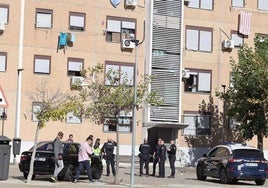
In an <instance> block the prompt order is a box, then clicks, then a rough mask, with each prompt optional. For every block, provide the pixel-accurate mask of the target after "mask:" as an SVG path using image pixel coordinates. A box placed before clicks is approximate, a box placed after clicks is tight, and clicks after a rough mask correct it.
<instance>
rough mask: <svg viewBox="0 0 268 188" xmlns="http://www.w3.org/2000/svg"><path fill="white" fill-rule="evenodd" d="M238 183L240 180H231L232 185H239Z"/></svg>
mask: <svg viewBox="0 0 268 188" xmlns="http://www.w3.org/2000/svg"><path fill="white" fill-rule="evenodd" d="M237 182H238V179H231V180H230V183H231V184H237Z"/></svg>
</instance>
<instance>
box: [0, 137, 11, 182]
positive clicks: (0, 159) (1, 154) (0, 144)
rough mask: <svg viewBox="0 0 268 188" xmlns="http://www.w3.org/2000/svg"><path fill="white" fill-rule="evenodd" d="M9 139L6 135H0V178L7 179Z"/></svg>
mask: <svg viewBox="0 0 268 188" xmlns="http://www.w3.org/2000/svg"><path fill="white" fill-rule="evenodd" d="M10 141H11V139H9V138H7V137H6V136H0V180H7V179H8V173H9V163H10V148H11V146H10V145H9V142H10Z"/></svg>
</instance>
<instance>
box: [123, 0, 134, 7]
mask: <svg viewBox="0 0 268 188" xmlns="http://www.w3.org/2000/svg"><path fill="white" fill-rule="evenodd" d="M136 6H137V0H125V7H136Z"/></svg>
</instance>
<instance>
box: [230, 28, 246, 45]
mask: <svg viewBox="0 0 268 188" xmlns="http://www.w3.org/2000/svg"><path fill="white" fill-rule="evenodd" d="M231 33H232V34H231V39H232V41H234V46H235V47H241V46H243V44H244V35H242V34H239V33H238V32H237V31H232V32H231Z"/></svg>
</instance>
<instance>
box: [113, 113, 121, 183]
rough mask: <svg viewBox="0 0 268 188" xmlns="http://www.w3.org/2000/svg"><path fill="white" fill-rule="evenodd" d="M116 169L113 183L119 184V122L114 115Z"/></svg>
mask: <svg viewBox="0 0 268 188" xmlns="http://www.w3.org/2000/svg"><path fill="white" fill-rule="evenodd" d="M116 143H117V145H116V155H115V161H116V169H115V177H114V184H115V185H119V184H120V182H119V124H118V117H117V116H116Z"/></svg>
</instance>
